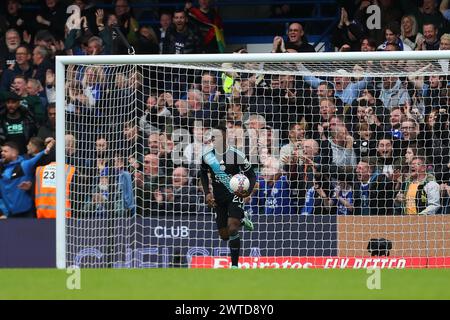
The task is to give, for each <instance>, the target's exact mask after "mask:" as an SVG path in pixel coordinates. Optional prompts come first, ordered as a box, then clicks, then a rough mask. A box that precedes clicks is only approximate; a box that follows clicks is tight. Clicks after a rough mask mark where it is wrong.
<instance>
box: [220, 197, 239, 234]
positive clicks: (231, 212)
mask: <svg viewBox="0 0 450 320" xmlns="http://www.w3.org/2000/svg"><path fill="white" fill-rule="evenodd" d="M215 199H216V203H217V207H216V208H215V210H216V215H217V216H216V223H217V229H222V228H226V227H227V225H228V218H229V217H232V218H236V219H239V220H240V219H242V218H243V217H244V199H242V198H239V197H238V196H235V195H231V196H230V197H227V199H226V200H225V201H221V200H218V199H217V197H215Z"/></svg>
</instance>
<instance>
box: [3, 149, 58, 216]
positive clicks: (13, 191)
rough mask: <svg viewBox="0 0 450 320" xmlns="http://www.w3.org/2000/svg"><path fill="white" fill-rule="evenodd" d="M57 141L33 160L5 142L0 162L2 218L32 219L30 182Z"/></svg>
mask: <svg viewBox="0 0 450 320" xmlns="http://www.w3.org/2000/svg"><path fill="white" fill-rule="evenodd" d="M54 144H55V141H54V140H52V141H51V142H50V143H48V144H47V147H46V149H45V150H43V151H41V152H39V153H38V154H37V155H36V156H34V157H33V158H31V159H28V160H25V158H24V157H22V156H20V155H19V147H18V146H17V144H15V143H14V142H9V141H8V142H5V143H4V144H3V146H2V148H1V150H2V154H1V155H2V159H1V161H0V216H1V215H4V216H6V217H8V218H31V217H33V216H34V211H33V199H32V196H31V194H30V193H29V191H28V190H29V188H30V185H29V182H30V181H33V177H34V174H35V169H36V163H37V162H38V161H39V159H41V158H42V157H43V156H44V155H47V154H49V152H50V150H51V149H52V148H53V146H54Z"/></svg>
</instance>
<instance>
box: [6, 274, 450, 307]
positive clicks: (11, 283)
mask: <svg viewBox="0 0 450 320" xmlns="http://www.w3.org/2000/svg"><path fill="white" fill-rule="evenodd" d="M69 276H70V275H69V274H67V273H66V271H65V270H56V269H0V299H158V300H159V299H164V300H179V299H180V300H186V299H194V300H196V299H201V300H208V299H220V300H222V299H250V300H251V299H270V300H278V299H282V300H289V299H450V270H449V269H433V270H431V269H429V270H381V282H380V284H381V289H380V290H376V289H375V290H369V289H368V288H367V279H368V277H370V276H371V275H370V274H368V273H367V272H366V271H365V270H225V269H222V270H211V269H203V270H202V269H145V270H124V269H121V270H117V269H116V270H112V269H108V270H105V269H96V270H94V269H84V270H83V269H82V270H81V280H80V283H81V289H80V290H69V289H67V287H66V282H67V277H69ZM236 289H237V290H236Z"/></svg>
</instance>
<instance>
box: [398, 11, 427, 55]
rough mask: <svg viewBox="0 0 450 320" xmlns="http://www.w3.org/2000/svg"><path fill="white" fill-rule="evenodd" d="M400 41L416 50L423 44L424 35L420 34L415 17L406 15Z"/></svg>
mask: <svg viewBox="0 0 450 320" xmlns="http://www.w3.org/2000/svg"><path fill="white" fill-rule="evenodd" d="M400 29H401V35H400V39H401V40H402V41H403V43H405V44H407V45H408V46H410V47H411V49H412V50H416V48H417V46H418V45H419V43H422V39H423V35H422V34H421V33H420V32H418V26H417V20H416V18H415V17H414V16H413V15H405V16H403V17H402V21H401V26H400Z"/></svg>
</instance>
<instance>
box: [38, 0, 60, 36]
mask: <svg viewBox="0 0 450 320" xmlns="http://www.w3.org/2000/svg"><path fill="white" fill-rule="evenodd" d="M66 11H67V6H66V5H65V4H64V3H63V2H61V1H60V0H45V4H44V5H43V6H42V7H41V9H40V10H39V12H38V14H37V16H36V22H37V27H38V29H44V30H48V31H50V33H51V34H52V35H54V36H55V38H56V40H63V39H64V26H65V24H66V20H67V18H68V16H67V13H66Z"/></svg>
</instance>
